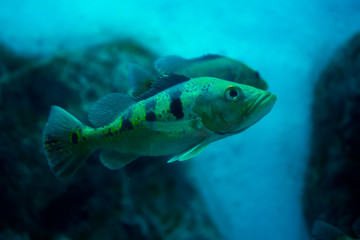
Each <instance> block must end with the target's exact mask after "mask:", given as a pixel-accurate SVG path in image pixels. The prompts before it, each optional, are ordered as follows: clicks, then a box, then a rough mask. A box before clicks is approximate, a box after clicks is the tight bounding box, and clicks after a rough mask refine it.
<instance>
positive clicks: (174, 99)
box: [169, 88, 184, 120]
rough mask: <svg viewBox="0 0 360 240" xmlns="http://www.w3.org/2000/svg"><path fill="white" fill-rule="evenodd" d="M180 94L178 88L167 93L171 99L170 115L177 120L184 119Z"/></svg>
mask: <svg viewBox="0 0 360 240" xmlns="http://www.w3.org/2000/svg"><path fill="white" fill-rule="evenodd" d="M181 94H182V92H181V91H180V89H178V88H176V89H173V90H172V91H170V93H169V95H170V98H171V103H170V112H171V114H172V115H174V116H175V117H176V119H177V120H179V119H182V118H183V117H184V112H183V106H182V102H181V98H180V97H181Z"/></svg>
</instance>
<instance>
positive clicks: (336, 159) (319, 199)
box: [304, 33, 360, 236]
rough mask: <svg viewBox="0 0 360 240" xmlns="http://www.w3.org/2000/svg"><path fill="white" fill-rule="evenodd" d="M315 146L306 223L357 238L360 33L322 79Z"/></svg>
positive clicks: (316, 107) (317, 96) (318, 88)
mask: <svg viewBox="0 0 360 240" xmlns="http://www.w3.org/2000/svg"><path fill="white" fill-rule="evenodd" d="M312 123H313V130H312V145H311V157H310V162H309V169H308V174H307V177H306V185H305V194H304V211H305V217H306V219H307V222H308V224H309V227H311V226H312V223H313V222H314V220H324V221H326V222H328V223H330V224H332V225H335V226H336V227H338V228H340V229H341V230H343V231H344V232H346V233H347V234H349V235H351V236H354V232H353V229H352V227H351V226H352V224H353V223H354V222H355V220H356V219H357V218H359V217H360V204H359V202H360V33H358V34H356V35H355V36H354V37H353V38H352V39H351V40H350V41H349V42H348V43H347V44H346V45H345V46H344V47H343V48H341V49H340V50H339V51H338V52H337V53H336V54H335V56H334V57H333V58H332V60H331V61H330V63H329V64H328V66H327V67H326V68H325V69H324V71H323V72H322V73H321V75H320V78H319V80H318V82H317V84H316V87H315V92H314V103H313V108H312Z"/></svg>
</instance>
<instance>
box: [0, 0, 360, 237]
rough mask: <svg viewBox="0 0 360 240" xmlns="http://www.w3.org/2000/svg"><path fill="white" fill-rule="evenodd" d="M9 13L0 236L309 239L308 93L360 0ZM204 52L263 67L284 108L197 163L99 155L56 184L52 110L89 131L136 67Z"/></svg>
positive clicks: (79, 5)
mask: <svg viewBox="0 0 360 240" xmlns="http://www.w3.org/2000/svg"><path fill="white" fill-rule="evenodd" d="M0 4H1V7H0V20H1V23H2V24H1V26H2V27H1V41H2V42H3V43H4V47H3V48H2V53H1V55H0V56H1V57H0V60H1V68H0V74H1V77H0V84H1V86H0V96H1V98H0V107H1V114H0V126H1V129H2V132H1V137H0V140H1V145H0V146H1V147H0V151H1V167H0V170H1V185H0V187H1V192H2V194H1V199H0V201H1V208H2V209H1V214H2V217H1V225H0V226H1V237H3V238H5V239H15V238H20V239H53V238H68V239H111V238H115V239H116V238H118V239H172V238H173V239H219V238H225V239H245V240H246V239H259V240H260V239H264V237H266V238H267V239H279V240H283V239H294V240H297V239H299V240H300V239H301V240H303V239H309V234H308V232H310V231H308V230H307V228H306V225H308V226H309V228H311V225H312V223H311V222H308V223H307V224H305V220H304V219H303V215H302V211H303V210H302V202H301V195H302V189H303V186H304V182H303V179H304V177H303V176H304V174H305V173H307V172H306V166H307V156H308V155H309V154H308V152H309V148H310V142H309V141H308V139H309V138H310V134H309V132H310V109H311V108H310V106H311V101H312V92H313V91H312V90H313V86H314V83H315V81H316V79H317V75H318V74H319V72H320V71H321V70H322V69H323V67H324V66H325V64H326V63H327V62H328V59H329V57H330V56H331V55H332V53H333V52H334V50H335V49H336V48H337V47H338V46H339V45H341V44H342V43H343V42H344V41H345V40H346V39H348V38H349V37H350V36H351V35H352V34H354V33H355V32H356V31H358V30H359V29H360V26H359V25H360V19H359V18H360V16H359V14H358V11H359V9H360V6H359V2H358V1H356V0H345V1H337V0H330V1H325V0H324V1H316V2H314V1H310V0H306V1H301V2H292V1H287V2H284V1H280V0H275V1H271V2H269V1H262V0H253V1H246V2H242V1H223V2H220V1H192V2H191V3H190V2H189V3H188V2H184V1H175V2H174V1H171V2H169V1H156V2H149V1H141V0H139V1H121V2H119V1H112V0H105V1H91V2H89V1H76V2H74V1H70V0H65V1H51V2H49V1H41V0H39V1H22V0H18V1H2V2H1V3H0ZM199 9H200V11H199ZM114 39H121V40H124V39H133V40H134V41H131V40H130V41H120V43H119V41H114ZM105 42H107V43H105ZM108 42H112V43H108ZM100 43H101V44H100ZM95 45H98V47H93V46H95ZM125 49H126V50H125ZM13 51H14V53H13ZM206 54H220V55H225V56H228V57H230V58H232V59H236V60H238V61H241V62H243V63H245V64H246V65H248V66H250V67H251V68H253V69H254V70H256V71H258V72H259V73H260V76H261V77H262V78H263V79H265V80H266V82H267V83H268V84H269V90H270V91H271V92H274V93H275V94H276V95H277V96H278V99H279V100H278V102H277V104H276V106H275V107H274V109H273V111H272V112H271V114H269V115H268V116H267V117H266V118H264V119H263V120H262V121H260V122H259V123H257V124H256V125H254V126H253V127H252V128H249V129H248V130H247V131H245V132H244V133H242V134H241V135H239V136H233V137H231V138H227V139H225V140H222V141H220V142H217V143H213V144H212V145H211V147H208V148H207V149H206V150H204V152H203V153H202V154H201V155H199V157H197V158H196V159H193V160H192V161H191V162H189V161H187V162H183V163H179V164H177V163H173V164H167V163H165V160H166V159H151V161H150V160H149V159H143V160H139V161H134V162H133V163H131V164H130V165H128V166H126V167H125V168H123V169H121V170H119V171H116V172H113V171H108V170H107V169H105V168H104V167H102V166H101V165H100V164H99V162H98V157H97V155H96V154H97V153H95V155H94V156H92V157H90V159H89V161H88V162H87V163H86V164H85V165H84V167H82V168H80V169H79V172H78V173H77V174H75V175H74V177H72V178H71V179H69V180H64V181H58V180H56V179H55V177H54V176H53V175H52V174H51V171H49V168H48V166H47V163H46V160H45V157H44V156H43V154H42V144H41V132H42V130H43V127H44V125H45V122H46V119H47V115H48V112H49V108H50V106H51V105H59V106H61V107H63V108H66V109H67V110H68V111H69V112H71V113H74V114H75V113H76V116H77V117H78V118H79V119H80V120H81V121H83V122H85V123H86V122H87V117H86V112H87V111H88V110H89V108H90V105H91V104H92V103H93V102H94V101H96V100H97V99H98V98H100V97H102V96H104V95H106V94H107V93H111V92H122V93H127V92H126V89H128V88H129V85H126V84H128V82H127V81H124V79H127V76H128V74H127V71H128V68H127V64H126V63H127V62H131V63H136V64H138V65H140V66H143V67H144V68H145V69H147V70H148V71H150V73H151V74H156V72H155V69H153V65H152V64H153V61H155V59H157V58H158V57H160V56H166V55H177V56H181V57H183V58H184V59H193V58H197V57H199V56H202V55H206ZM34 56H35V57H34ZM214 60H215V59H214ZM124 84H125V85H124ZM280 99H281V101H280ZM3 129H4V130H3ZM144 180H146V181H145V182H144ZM314 189H316V188H314ZM315 191H316V190H315ZM150 199H151V200H150ZM155 200H157V201H155ZM334 208H336V205H335V206H334ZM318 216H324V215H321V214H320V215H318ZM309 219H311V221H312V219H314V216H311V217H310V218H309V217H307V220H308V221H309ZM321 220H327V219H321ZM330 220H331V221H330V222H329V223H330V224H335V225H336V227H339V228H340V229H341V230H342V231H346V233H347V234H350V235H351V236H355V234H354V232H351V231H354V230H353V229H352V228H351V229H352V230H351V231H350V228H349V227H348V226H342V225H337V224H336V223H337V222H336V221H334V219H330ZM353 220H354V221H355V220H356V219H350V220H347V221H345V222H347V223H348V224H350V223H353V222H354V221H353ZM338 221H339V222H341V219H339V220H338ZM342 222H344V221H342ZM355 222H356V221H355ZM124 236H127V237H124ZM220 236H221V237H220Z"/></svg>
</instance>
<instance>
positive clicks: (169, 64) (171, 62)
mask: <svg viewBox="0 0 360 240" xmlns="http://www.w3.org/2000/svg"><path fill="white" fill-rule="evenodd" d="M222 57H223V56H221V55H219V54H207V55H204V56H201V57H197V58H191V59H185V58H182V57H179V56H175V55H169V56H164V57H161V58H159V59H158V60H156V61H155V62H154V67H155V69H156V71H158V72H159V73H161V74H164V73H177V72H178V71H179V70H181V69H182V68H184V67H189V66H190V65H191V64H194V63H197V62H201V61H208V60H213V59H217V58H222Z"/></svg>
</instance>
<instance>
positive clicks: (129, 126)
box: [120, 119, 134, 133]
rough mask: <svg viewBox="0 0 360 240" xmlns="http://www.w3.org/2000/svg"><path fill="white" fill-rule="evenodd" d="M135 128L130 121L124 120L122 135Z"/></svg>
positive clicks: (121, 129)
mask: <svg viewBox="0 0 360 240" xmlns="http://www.w3.org/2000/svg"><path fill="white" fill-rule="evenodd" d="M133 129H134V126H133V125H132V123H131V121H130V120H129V119H124V120H123V121H122V124H121V128H120V133H122V132H124V131H126V130H133Z"/></svg>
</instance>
